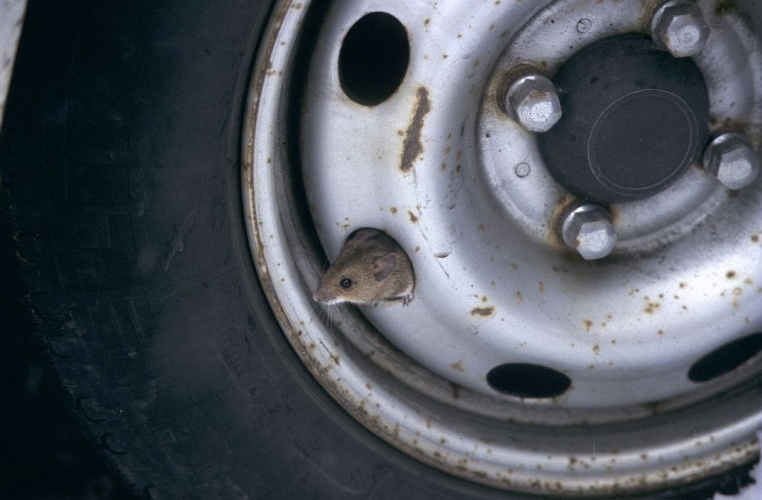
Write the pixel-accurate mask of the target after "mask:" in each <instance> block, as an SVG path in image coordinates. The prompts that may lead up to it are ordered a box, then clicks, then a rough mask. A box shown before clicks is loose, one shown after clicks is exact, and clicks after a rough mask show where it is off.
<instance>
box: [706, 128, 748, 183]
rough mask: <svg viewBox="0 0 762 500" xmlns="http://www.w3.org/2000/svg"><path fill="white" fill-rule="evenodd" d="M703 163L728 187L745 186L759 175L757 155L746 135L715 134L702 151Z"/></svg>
mask: <svg viewBox="0 0 762 500" xmlns="http://www.w3.org/2000/svg"><path fill="white" fill-rule="evenodd" d="M703 163H704V168H705V169H706V171H707V172H709V173H710V174H712V175H713V176H715V177H717V180H719V181H720V182H721V183H722V184H723V185H724V186H725V187H727V188H729V189H741V188H742V187H746V186H748V185H749V184H751V183H752V182H754V179H756V178H757V176H758V175H759V157H758V156H757V155H756V154H755V153H754V150H753V149H751V145H750V144H749V141H748V140H747V139H746V137H744V136H743V135H741V134H736V133H734V132H730V133H726V134H721V135H719V136H717V137H716V138H715V139H714V140H713V141H712V142H711V143H710V144H709V147H707V148H706V151H704V160H703Z"/></svg>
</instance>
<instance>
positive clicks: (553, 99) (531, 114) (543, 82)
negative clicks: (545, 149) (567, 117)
mask: <svg viewBox="0 0 762 500" xmlns="http://www.w3.org/2000/svg"><path fill="white" fill-rule="evenodd" d="M504 106H505V110H506V112H507V113H508V115H509V116H510V117H511V118H512V119H513V120H515V121H516V122H517V123H518V124H519V125H521V126H522V127H523V128H524V129H525V130H528V131H529V132H547V131H548V130H550V128H551V127H552V126H553V125H555V124H556V122H557V121H558V120H559V119H560V118H561V103H560V102H559V101H558V93H557V91H556V86H555V85H553V82H551V81H550V80H549V79H548V78H546V77H544V76H542V75H539V74H529V75H524V76H521V77H519V78H517V79H516V80H514V81H513V82H512V83H511V84H510V85H509V86H508V91H507V92H506V95H505V103H504Z"/></svg>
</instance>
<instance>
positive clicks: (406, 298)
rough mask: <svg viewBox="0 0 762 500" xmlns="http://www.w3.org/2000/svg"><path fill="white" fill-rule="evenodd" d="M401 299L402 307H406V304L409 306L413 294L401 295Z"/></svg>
mask: <svg viewBox="0 0 762 500" xmlns="http://www.w3.org/2000/svg"><path fill="white" fill-rule="evenodd" d="M401 299H402V306H403V307H404V306H407V305H408V304H410V302H412V301H413V293H412V292H411V293H409V294H407V295H403V296H402V297H401Z"/></svg>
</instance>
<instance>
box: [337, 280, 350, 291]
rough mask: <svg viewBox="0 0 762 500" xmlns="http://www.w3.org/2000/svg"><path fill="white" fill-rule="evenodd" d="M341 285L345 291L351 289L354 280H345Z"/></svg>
mask: <svg viewBox="0 0 762 500" xmlns="http://www.w3.org/2000/svg"><path fill="white" fill-rule="evenodd" d="M339 283H340V284H341V288H344V289H346V288H349V287H350V286H352V280H351V279H349V278H344V279H343V280H341V281H340V282H339Z"/></svg>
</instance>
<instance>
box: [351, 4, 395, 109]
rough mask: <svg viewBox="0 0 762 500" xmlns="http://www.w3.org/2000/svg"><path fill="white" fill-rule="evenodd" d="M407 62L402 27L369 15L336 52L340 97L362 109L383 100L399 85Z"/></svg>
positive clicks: (389, 17) (382, 15) (391, 18)
mask: <svg viewBox="0 0 762 500" xmlns="http://www.w3.org/2000/svg"><path fill="white" fill-rule="evenodd" d="M409 60H410V44H409V42H408V37H407V31H406V30H405V27H404V26H402V24H401V23H400V22H399V21H398V20H397V18H395V17H394V16H392V15H390V14H386V13H384V12H372V13H370V14H367V15H365V16H363V17H362V18H361V19H360V20H359V21H357V22H356V23H355V24H354V25H353V26H352V27H351V28H350V29H349V32H348V33H347V36H346V37H345V38H344V41H343V42H342V46H341V51H340V52H339V81H340V83H341V88H342V90H343V91H344V93H345V94H346V95H347V97H349V98H350V99H352V100H353V101H355V102H357V103H358V104H363V105H365V106H375V105H376V104H380V103H382V102H384V101H385V100H387V99H388V98H389V97H391V96H392V94H394V92H395V91H396V90H397V88H398V87H399V86H400V84H401V83H402V80H403V79H404V77H405V73H406V72H407V66H408V62H409Z"/></svg>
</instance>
